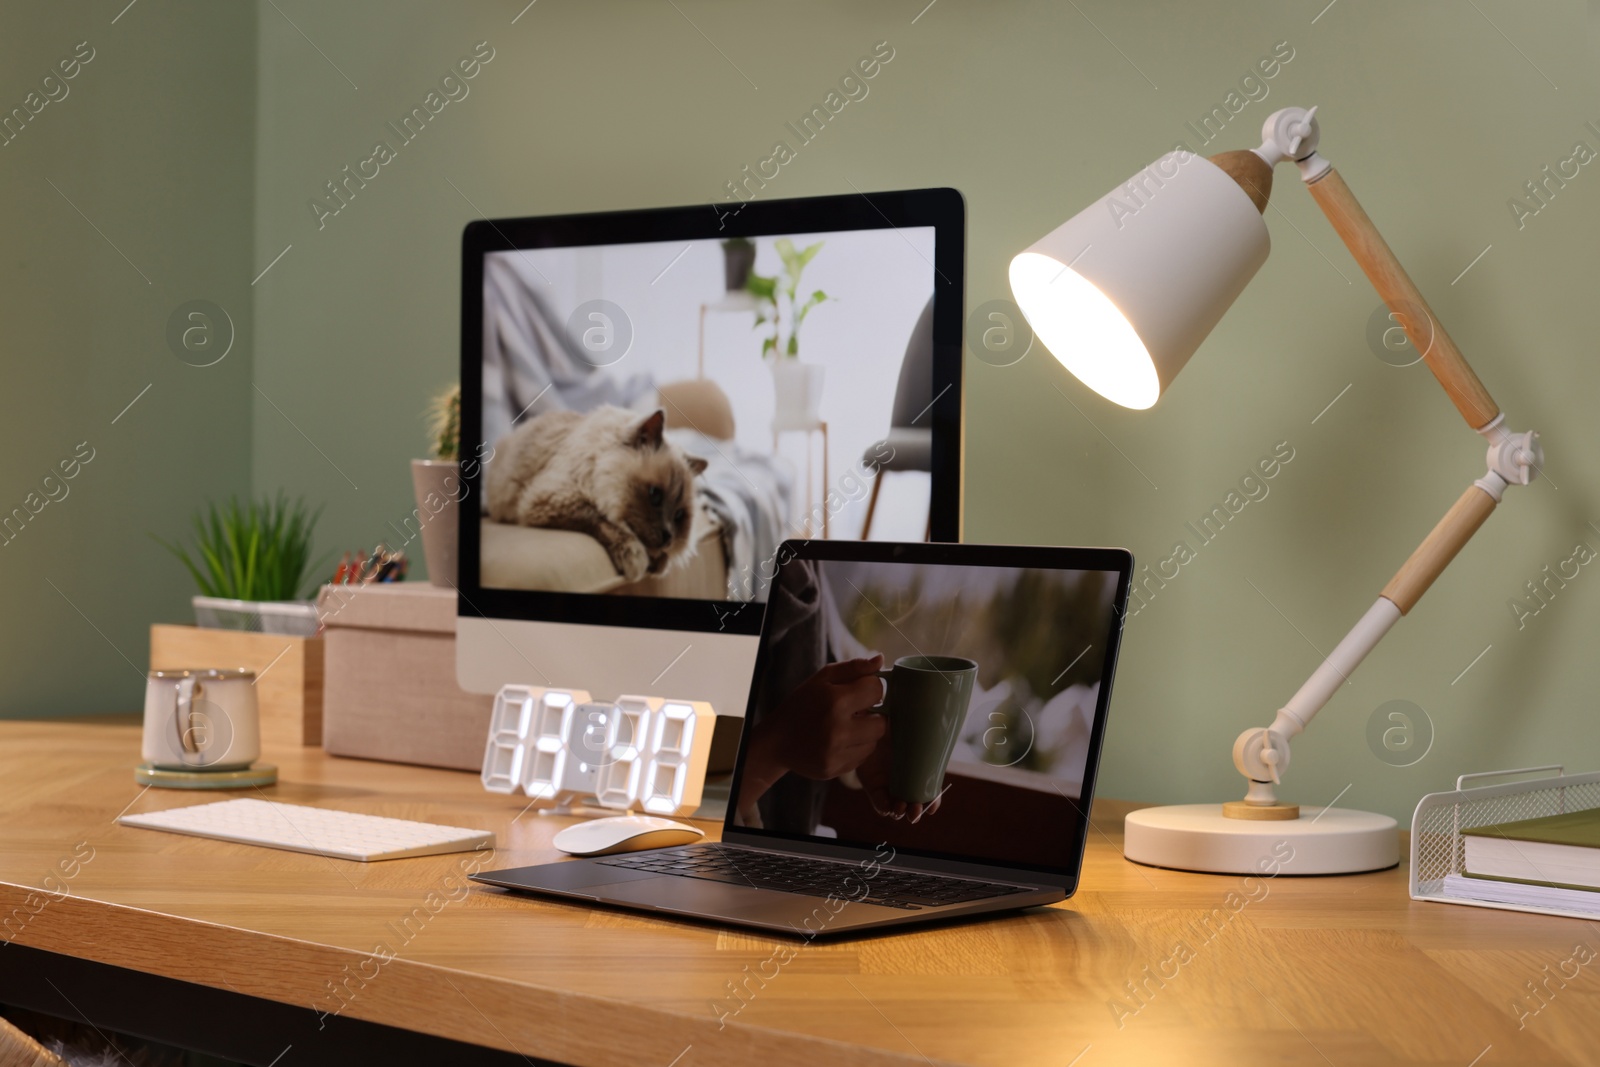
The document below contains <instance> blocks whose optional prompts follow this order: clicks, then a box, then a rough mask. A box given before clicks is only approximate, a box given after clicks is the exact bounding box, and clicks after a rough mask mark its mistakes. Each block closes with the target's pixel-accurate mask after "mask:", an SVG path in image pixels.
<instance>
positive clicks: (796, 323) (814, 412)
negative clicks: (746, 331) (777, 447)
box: [745, 237, 831, 430]
mask: <svg viewBox="0 0 1600 1067" xmlns="http://www.w3.org/2000/svg"><path fill="white" fill-rule="evenodd" d="M822 245H823V242H821V241H818V242H817V243H816V244H814V245H810V246H808V247H806V248H805V249H804V250H801V251H796V250H795V247H794V242H793V241H791V240H789V239H788V238H787V237H783V238H779V239H778V240H777V241H774V242H773V245H772V247H773V248H774V249H775V250H776V251H777V253H778V258H779V259H780V260H781V261H782V263H783V269H782V274H781V276H778V275H774V276H771V277H768V276H765V275H761V274H755V273H752V274H751V275H750V280H749V281H748V282H746V283H745V287H746V288H747V289H749V290H750V292H751V294H752V295H753V296H754V297H755V298H756V302H757V304H758V307H757V310H756V323H755V326H756V329H761V328H762V327H763V326H766V325H768V324H770V325H771V327H772V336H770V337H764V338H762V341H761V356H762V358H763V359H767V360H768V365H769V366H770V367H771V368H772V389H773V401H774V406H773V417H772V421H773V428H774V430H781V429H803V428H806V427H810V426H814V425H816V424H817V422H818V421H819V420H820V417H821V407H822V373H823V370H824V368H823V367H822V366H821V365H820V364H816V363H806V362H803V361H802V360H801V359H800V327H801V326H803V325H805V321H806V316H807V315H809V314H810V313H811V309H812V308H814V307H816V306H817V305H818V304H821V303H823V302H824V301H826V300H829V299H831V298H830V297H829V296H828V294H827V293H824V292H823V291H822V290H821V289H817V290H815V291H813V292H812V293H811V295H810V296H808V297H806V298H804V300H802V299H801V297H800V278H801V275H803V274H804V273H805V269H806V265H807V264H808V263H810V262H811V261H812V260H813V259H815V258H816V255H817V253H818V252H820V251H822ZM785 321H787V323H788V332H787V334H785V332H784V323H785Z"/></svg>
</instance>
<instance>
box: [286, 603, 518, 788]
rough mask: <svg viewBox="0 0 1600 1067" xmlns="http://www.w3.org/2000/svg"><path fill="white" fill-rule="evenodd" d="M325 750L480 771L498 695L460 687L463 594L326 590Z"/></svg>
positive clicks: (320, 607)
mask: <svg viewBox="0 0 1600 1067" xmlns="http://www.w3.org/2000/svg"><path fill="white" fill-rule="evenodd" d="M317 608H318V611H319V613H320V614H321V616H322V620H323V625H324V629H323V636H322V640H323V642H324V644H325V646H326V657H325V663H324V671H325V677H324V684H323V694H322V711H323V720H322V747H323V748H325V749H327V750H328V751H329V752H331V753H333V754H334V755H336V756H358V757H360V758H363V759H379V760H391V761H393V762H396V763H421V764H425V765H427V766H430V767H453V768H458V769H460V770H470V771H476V770H479V769H480V768H481V767H482V766H483V746H484V742H485V740H486V739H487V737H488V733H489V714H490V712H491V710H492V709H493V706H494V697H492V696H486V695H483V694H479V693H465V692H463V691H462V690H461V688H460V687H459V686H457V685H456V594H455V592H454V591H452V590H449V589H441V588H439V587H437V586H433V585H429V584H427V583H425V582H395V583H392V584H389V583H379V584H373V585H364V586H359V585H329V586H324V587H323V589H322V593H321V595H320V596H319V597H318V599H317Z"/></svg>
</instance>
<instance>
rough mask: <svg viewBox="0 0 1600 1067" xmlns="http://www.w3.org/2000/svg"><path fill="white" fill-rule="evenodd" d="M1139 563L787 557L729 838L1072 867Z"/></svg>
mask: <svg viewBox="0 0 1600 1067" xmlns="http://www.w3.org/2000/svg"><path fill="white" fill-rule="evenodd" d="M1130 568H1131V557H1129V556H1128V554H1127V553H1126V552H1122V551H1120V550H1101V549H1031V548H1004V547H991V546H971V545H897V546H870V545H854V546H842V545H839V544H838V543H837V542H835V543H832V544H823V543H818V542H811V543H807V544H797V543H794V542H789V543H786V544H785V546H784V549H783V550H781V551H780V553H779V556H778V557H777V561H776V566H775V567H774V568H773V569H774V570H775V571H776V573H775V575H774V577H773V580H772V585H771V592H770V595H769V599H768V603H767V608H766V616H765V620H764V623H763V626H762V631H761V648H760V653H759V656H758V658H757V662H756V674H755V679H754V683H753V685H752V688H751V696H750V704H749V708H748V711H747V713H746V716H745V736H744V738H743V741H742V743H741V747H740V758H739V764H738V767H737V771H736V777H735V780H734V784H733V797H732V800H731V802H730V805H729V815H728V826H729V828H730V829H733V828H737V829H739V830H742V831H746V832H750V833H754V834H759V835H762V836H766V837H772V838H783V839H787V840H810V841H816V842H826V843H831V844H837V845H854V846H862V847H866V848H880V847H881V846H883V845H885V844H887V845H889V846H891V847H893V848H894V849H896V850H897V851H900V852H908V853H912V854H921V855H926V856H931V857H938V858H945V859H956V860H966V861H971V862H982V863H991V864H998V865H1002V866H1013V867H1019V868H1028V869H1033V870H1052V871H1056V870H1072V871H1075V870H1076V868H1077V865H1078V863H1079V861H1080V858H1081V856H1082V851H1083V836H1084V833H1085V832H1086V830H1087V817H1086V816H1087V812H1088V808H1089V799H1090V795H1091V792H1092V789H1093V784H1094V773H1095V769H1096V766H1097V763H1098V757H1099V748H1100V739H1101V735H1102V733H1103V730H1104V722H1105V711H1106V706H1107V701H1108V699H1109V695H1110V686H1111V674H1112V670H1113V668H1114V666H1115V663H1116V651H1117V643H1118V638H1119V636H1120V631H1121V620H1122V610H1123V608H1124V607H1125V605H1126V596H1127V575H1128V572H1129V569H1130Z"/></svg>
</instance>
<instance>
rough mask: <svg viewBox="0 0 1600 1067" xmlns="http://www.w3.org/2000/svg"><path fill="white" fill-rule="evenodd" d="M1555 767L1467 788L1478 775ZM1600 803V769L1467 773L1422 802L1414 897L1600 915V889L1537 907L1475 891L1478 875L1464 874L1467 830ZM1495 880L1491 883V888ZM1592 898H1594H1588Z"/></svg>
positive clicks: (1415, 834)
mask: <svg viewBox="0 0 1600 1067" xmlns="http://www.w3.org/2000/svg"><path fill="white" fill-rule="evenodd" d="M1539 772H1554V773H1550V774H1545V776H1544V777H1541V778H1533V779H1528V780H1525V781H1520V782H1508V783H1505V784H1503V785H1484V786H1474V787H1472V788H1467V787H1466V786H1467V782H1468V781H1470V780H1474V779H1483V778H1501V777H1505V776H1507V775H1513V774H1534V773H1539ZM1590 808H1600V772H1591V773H1588V774H1567V773H1566V772H1565V769H1564V768H1562V767H1559V766H1550V767H1527V768H1524V769H1522V770H1515V771H1490V772H1487V773H1484V774H1464V775H1462V776H1461V777H1460V778H1458V779H1456V789H1455V791H1454V792H1452V793H1430V794H1428V795H1427V796H1425V797H1423V798H1422V801H1421V803H1419V804H1418V805H1417V813H1416V814H1415V815H1414V816H1412V819H1411V898H1412V899H1413V900H1436V901H1441V902H1443V903H1446V904H1471V905H1473V906H1474V907H1479V908H1502V909H1504V910H1506V911H1527V912H1535V913H1537V914H1540V915H1565V916H1568V917H1571V918H1577V919H1600V892H1595V893H1592V894H1591V893H1578V892H1576V891H1574V892H1572V893H1571V894H1569V897H1570V903H1569V905H1567V906H1562V907H1535V906H1532V905H1527V904H1509V903H1502V902H1499V901H1495V900H1486V899H1482V898H1481V897H1480V896H1477V895H1475V890H1479V889H1480V887H1477V886H1475V885H1474V884H1473V883H1474V881H1475V880H1474V879H1469V878H1465V877H1463V876H1464V875H1465V873H1466V868H1465V867H1464V866H1463V861H1464V858H1465V852H1464V849H1463V847H1462V844H1461V831H1462V830H1472V829H1476V828H1477V827H1480V826H1493V825H1495V824H1496V823H1504V822H1514V821H1516V820H1519V819H1537V818H1541V817H1543V816H1546V815H1560V814H1562V813H1564V812H1571V811H1587V810H1589V809H1590ZM1495 884H1496V883H1494V882H1485V883H1484V885H1483V887H1481V891H1483V892H1487V891H1488V889H1489V887H1492V886H1494V885H1495ZM1588 898H1592V903H1589V902H1588Z"/></svg>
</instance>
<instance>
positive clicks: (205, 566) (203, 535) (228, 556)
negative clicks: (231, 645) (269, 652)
mask: <svg viewBox="0 0 1600 1067" xmlns="http://www.w3.org/2000/svg"><path fill="white" fill-rule="evenodd" d="M321 514H322V509H321V508H318V509H317V510H316V511H311V510H309V509H308V508H307V507H306V503H305V501H304V499H299V500H296V501H295V502H294V503H293V504H291V503H290V502H289V500H288V499H287V498H286V497H285V496H284V495H283V494H282V493H279V494H278V496H277V497H276V498H275V499H273V500H270V501H269V500H262V501H253V500H252V501H249V502H247V503H245V504H240V503H239V502H238V501H237V500H235V499H229V501H228V502H227V503H226V504H223V505H218V504H216V503H212V504H210V505H208V506H207V507H206V509H205V510H204V511H200V512H197V513H196V514H195V517H194V545H193V548H192V551H191V549H188V548H184V547H182V546H180V545H175V544H171V543H169V542H166V541H162V542H161V543H162V544H163V545H164V546H165V547H166V549H167V550H168V551H169V552H171V553H172V554H173V555H174V556H177V557H178V559H179V560H180V561H181V562H182V563H183V565H184V566H185V567H187V568H188V569H189V573H190V575H191V576H193V578H194V581H195V585H197V586H198V587H199V588H200V595H198V596H196V597H195V598H194V614H195V624H196V625H197V626H199V627H200V628H201V629H210V630H247V631H251V632H255V633H268V634H290V635H294V636H297V637H310V636H313V635H314V634H316V632H317V626H318V622H317V606H316V604H315V603H314V602H313V601H311V600H309V599H307V597H308V596H309V595H310V592H311V589H312V588H314V587H315V586H316V585H317V584H318V581H317V579H316V578H314V577H313V575H314V572H315V570H316V568H317V567H318V566H319V565H320V562H319V561H314V560H313V559H312V558H311V536H312V531H313V530H314V529H315V527H316V525H317V519H318V517H319V516H320V515H321ZM157 540H159V538H158V539H157Z"/></svg>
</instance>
